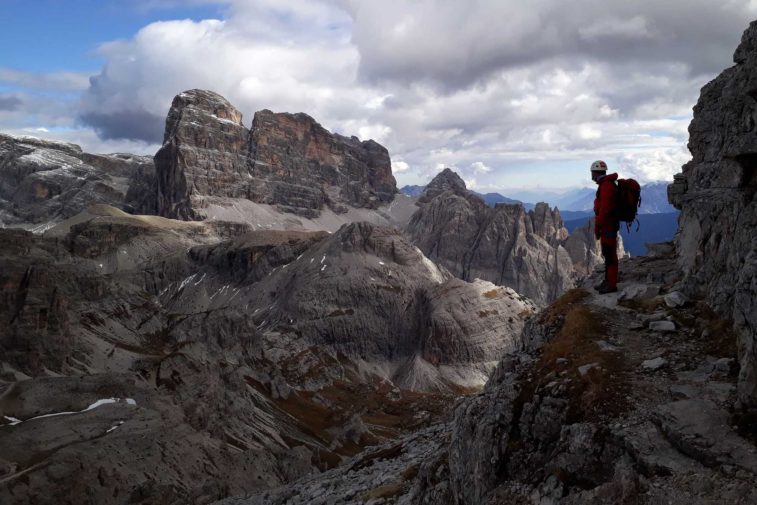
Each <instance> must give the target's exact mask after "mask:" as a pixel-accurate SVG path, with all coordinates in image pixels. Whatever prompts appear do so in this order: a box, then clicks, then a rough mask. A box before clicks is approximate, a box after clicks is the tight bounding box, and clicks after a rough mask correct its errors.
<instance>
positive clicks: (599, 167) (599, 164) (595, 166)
mask: <svg viewBox="0 0 757 505" xmlns="http://www.w3.org/2000/svg"><path fill="white" fill-rule="evenodd" d="M591 171H592V172H607V163H605V162H604V161H602V160H597V161H595V162H594V163H592V164H591Z"/></svg>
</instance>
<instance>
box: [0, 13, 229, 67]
mask: <svg viewBox="0 0 757 505" xmlns="http://www.w3.org/2000/svg"><path fill="white" fill-rule="evenodd" d="M0 6H2V13H1V14H0V33H1V34H2V35H1V37H2V40H3V48H4V49H3V51H2V52H1V53H0V67H10V68H14V69H17V70H24V71H29V72H55V71H85V72H86V71H89V72H92V73H93V74H94V73H96V72H97V71H98V70H99V69H100V67H101V66H102V65H103V63H104V62H105V61H104V60H103V59H102V58H101V57H99V56H98V55H97V52H96V49H97V47H98V46H99V45H100V44H102V43H104V42H108V41H111V40H114V39H127V38H130V37H132V36H133V35H134V34H135V33H136V32H137V31H138V30H139V29H140V28H142V27H143V26H146V25H148V24H150V23H153V22H155V21H166V20H172V19H185V18H186V19H193V20H196V21H199V20H201V19H207V18H219V17H221V16H222V12H223V11H222V8H221V6H220V5H218V4H205V5H203V4H194V5H192V4H191V2H170V3H168V2H165V3H154V2H141V1H138V0H125V1H124V0H121V1H118V0H0Z"/></svg>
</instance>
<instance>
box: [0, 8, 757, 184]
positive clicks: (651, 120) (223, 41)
mask: <svg viewBox="0 0 757 505" xmlns="http://www.w3.org/2000/svg"><path fill="white" fill-rule="evenodd" d="M0 7H1V8H2V15H0V42H1V44H0V46H1V47H2V48H3V50H2V51H1V52H0V131H3V132H9V133H16V134H31V135H36V136H39V137H46V138H56V139H62V140H69V141H72V142H76V143H79V144H81V145H82V146H83V147H84V148H85V149H86V150H89V151H94V152H113V151H130V152H139V153H150V154H153V153H154V152H155V151H156V150H157V148H158V144H159V143H160V142H161V140H162V132H163V126H164V121H165V115H166V113H167V111H168V107H169V106H170V103H171V100H172V98H173V97H174V95H176V94H177V93H179V92H181V91H182V90H185V89H191V88H205V89H211V90H214V91H216V92H218V93H220V94H222V95H224V96H225V97H227V98H228V99H229V100H230V101H231V102H232V103H233V104H234V105H235V106H236V107H237V108H238V109H240V110H241V111H242V112H243V114H244V116H245V124H246V125H247V126H249V125H250V123H251V121H252V115H253V114H254V112H255V111H256V110H259V109H263V108H268V109H272V110H274V111H279V112H284V111H286V112H306V113H308V114H310V115H311V116H313V117H314V118H315V119H316V120H317V121H319V122H320V123H321V124H323V125H324V126H325V127H326V128H328V129H330V130H332V131H338V132H340V133H343V134H346V135H357V136H359V137H360V138H361V139H368V138H373V139H375V140H377V141H378V142H380V143H382V144H384V145H385V146H386V147H387V148H388V149H389V152H390V154H391V157H392V162H393V169H394V172H395V175H396V177H397V179H398V182H399V184H400V185H402V184H423V183H425V182H427V181H428V179H430V178H431V177H433V175H434V174H435V173H436V172H437V171H438V170H440V169H441V167H444V166H449V167H453V168H455V169H456V170H457V171H458V172H459V173H460V174H461V175H462V176H463V178H464V179H465V180H466V181H467V182H468V183H469V186H472V187H473V188H474V189H477V190H479V191H493V190H498V191H502V192H503V193H505V194H507V190H508V189H513V190H514V189H515V188H537V187H538V188H545V189H547V188H550V189H551V188H567V187H575V186H581V185H587V184H588V183H589V182H590V181H589V177H588V166H589V164H590V163H591V161H593V160H594V159H600V158H601V159H604V160H606V161H607V162H608V164H609V165H610V167H611V169H618V170H620V172H621V173H622V174H623V175H625V176H633V177H636V178H638V179H639V180H640V181H642V182H649V181H655V180H669V179H672V175H673V174H674V173H676V172H678V171H680V166H681V165H682V164H683V163H685V162H686V161H687V160H688V158H689V155H688V150H687V149H686V142H687V140H688V133H687V127H688V123H689V121H690V120H691V108H692V106H693V105H694V104H695V103H696V100H697V98H698V96H699V90H700V88H701V87H702V86H703V85H704V84H706V83H707V82H708V81H710V80H711V79H712V78H714V77H715V76H716V75H717V74H718V73H719V72H720V71H721V70H722V69H724V68H726V67H728V66H730V65H731V64H732V55H733V52H734V50H735V48H736V46H737V45H738V42H739V40H740V38H741V33H742V32H743V30H744V29H745V28H746V27H747V25H748V24H749V22H750V20H752V19H754V18H757V1H755V0H751V1H750V0H721V1H717V2H713V1H711V0H686V1H671V0H666V1H660V0H655V1H651V0H649V1H647V0H640V1H633V2H629V1H628V0H622V1H621V0H573V1H571V2H565V1H561V0H532V1H530V2H523V1H509V0H468V1H462V0H460V1H458V0H404V1H400V0H382V1H375V0H322V1H319V0H307V1H306V0H189V1H178V0H176V1H174V0H132V1H123V0H122V1H116V0H99V1H96V0H68V1H65V2H64V1H62V0H40V1H29V0H24V1H21V0H0Z"/></svg>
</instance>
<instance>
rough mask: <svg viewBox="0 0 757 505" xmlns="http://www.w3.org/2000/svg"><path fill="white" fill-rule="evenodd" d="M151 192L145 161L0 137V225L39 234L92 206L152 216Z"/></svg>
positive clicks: (151, 169)
mask: <svg viewBox="0 0 757 505" xmlns="http://www.w3.org/2000/svg"><path fill="white" fill-rule="evenodd" d="M154 188H155V170H154V167H153V163H152V160H151V159H150V158H148V157H145V156H134V155H131V154H111V155H96V154H88V153H85V152H82V150H81V148H80V147H79V146H77V145H75V144H68V143H64V142H55V141H46V140H40V139H37V138H34V137H15V136H11V135H2V134H0V226H20V227H26V228H28V229H38V230H43V229H45V228H46V227H49V226H52V224H54V223H56V222H58V221H61V220H63V219H66V218H69V217H71V216H73V215H75V214H78V213H79V212H82V211H83V210H85V209H86V208H87V207H89V206H90V205H93V204H96V203H105V204H109V205H114V206H116V207H119V208H121V209H123V210H126V211H128V212H141V213H153V212H155V202H154V200H153V198H152V196H154V194H155V193H154V191H155V190H154Z"/></svg>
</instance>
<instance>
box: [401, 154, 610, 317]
mask: <svg viewBox="0 0 757 505" xmlns="http://www.w3.org/2000/svg"><path fill="white" fill-rule="evenodd" d="M418 205H419V209H418V210H417V211H416V212H415V214H413V217H412V218H411V220H410V223H409V224H408V226H407V232H408V234H409V236H410V237H411V239H412V241H413V243H415V244H416V245H417V246H418V247H419V248H420V249H421V250H422V251H423V252H424V253H425V254H426V255H427V256H428V257H429V258H431V259H433V260H435V261H438V262H439V263H440V264H441V265H444V267H445V268H447V269H448V270H449V271H450V272H452V273H453V274H455V275H456V276H458V277H460V278H461V279H466V280H471V279H476V278H480V279H485V280H488V281H491V282H493V283H495V284H498V285H503V286H509V287H511V288H513V289H515V290H516V291H517V292H518V293H521V294H523V295H524V296H527V297H529V298H531V299H532V300H534V301H536V302H537V303H539V304H541V305H544V304H547V303H549V302H550V301H552V300H554V299H555V298H556V297H558V296H559V295H560V294H562V293H564V292H565V291H566V290H568V289H570V288H571V287H573V286H574V285H575V281H576V279H577V278H578V277H579V276H585V275H586V274H587V273H589V272H591V271H593V269H594V267H595V266H596V265H597V264H598V263H600V262H601V255H599V254H598V253H597V243H596V240H594V237H593V233H591V231H590V232H588V233H586V230H581V231H577V233H574V235H573V236H571V237H568V232H567V230H566V229H565V228H564V227H563V223H562V218H561V217H560V212H559V211H558V210H557V209H550V208H549V206H547V204H544V203H540V204H538V205H536V207H535V208H534V210H532V211H526V210H525V209H524V207H523V205H520V204H512V205H510V204H497V205H496V206H494V207H493V208H492V207H490V206H488V205H486V203H485V202H484V201H483V200H482V199H481V198H480V197H479V196H477V195H475V194H474V193H473V192H471V191H468V190H467V189H466V187H465V183H464V182H463V180H462V179H461V178H460V177H459V176H458V175H457V174H456V173H454V172H453V171H452V170H450V169H448V168H447V169H444V170H443V171H442V172H440V173H439V174H438V175H437V176H436V177H435V178H434V179H433V180H432V181H431V183H429V185H428V186H427V187H426V189H425V190H424V192H423V194H422V195H421V196H420V197H419V199H418ZM619 252H620V254H621V256H622V255H623V254H624V251H623V249H622V244H621V246H620V251H619Z"/></svg>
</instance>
